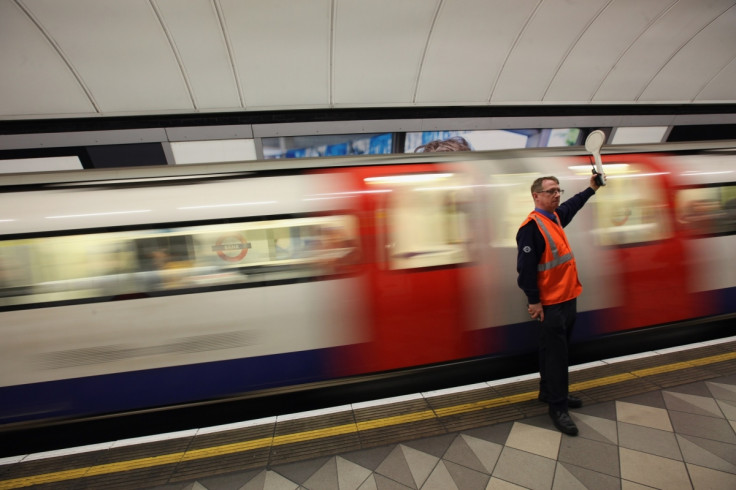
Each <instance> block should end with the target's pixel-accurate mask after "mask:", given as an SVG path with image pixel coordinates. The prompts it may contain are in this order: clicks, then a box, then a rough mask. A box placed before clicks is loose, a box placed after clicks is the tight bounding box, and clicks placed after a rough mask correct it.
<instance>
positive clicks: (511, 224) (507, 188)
mask: <svg viewBox="0 0 736 490" xmlns="http://www.w3.org/2000/svg"><path fill="white" fill-rule="evenodd" d="M541 176H542V174H539V173H519V174H495V175H491V176H490V177H489V180H488V187H489V188H490V189H491V192H489V193H488V199H489V202H488V206H489V209H490V210H491V211H490V212H489V217H490V219H491V245H492V246H493V247H499V248H500V247H504V248H516V233H517V232H518V231H519V226H520V225H521V223H523V222H524V220H525V219H526V217H527V216H528V215H529V213H530V212H531V211H532V209H534V201H533V199H532V193H531V186H532V182H534V180H536V179H537V178H538V177H541Z"/></svg>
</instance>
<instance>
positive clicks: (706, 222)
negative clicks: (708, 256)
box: [675, 184, 736, 236]
mask: <svg viewBox="0 0 736 490" xmlns="http://www.w3.org/2000/svg"><path fill="white" fill-rule="evenodd" d="M675 209H676V211H675V213H676V216H677V222H678V224H679V226H681V227H682V229H683V230H684V231H685V232H686V233H687V234H688V235H691V236H703V235H719V234H731V233H736V184H731V185H727V186H709V187H695V188H689V189H680V190H679V191H678V192H677V195H676V198H675Z"/></svg>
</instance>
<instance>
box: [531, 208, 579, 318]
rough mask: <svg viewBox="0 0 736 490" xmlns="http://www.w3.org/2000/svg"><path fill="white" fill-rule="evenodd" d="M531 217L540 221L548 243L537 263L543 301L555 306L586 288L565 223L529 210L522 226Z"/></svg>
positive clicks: (538, 224) (540, 226)
mask: <svg viewBox="0 0 736 490" xmlns="http://www.w3.org/2000/svg"><path fill="white" fill-rule="evenodd" d="M555 217H556V218H557V223H559V222H560V217H559V216H557V213H555ZM531 220H534V221H536V222H537V226H538V227H539V231H541V232H542V236H543V237H544V242H545V245H546V246H545V248H544V254H543V255H542V258H541V260H540V261H539V265H538V266H537V286H538V287H539V299H540V301H541V303H542V304H543V305H554V304H557V303H562V302H565V301H569V300H571V299H573V298H577V297H578V296H580V293H581V292H582V291H583V286H582V285H581V284H580V281H579V280H578V268H577V265H576V264H575V257H574V256H573V254H572V249H571V248H570V243H569V242H568V241H567V236H566V235H565V232H564V231H563V229H562V226H560V225H559V224H557V223H555V222H554V221H552V220H551V219H549V218H547V217H546V216H545V215H543V214H542V213H538V212H536V211H532V212H531V213H529V216H528V217H527V218H526V220H524V222H523V223H522V224H521V226H524V225H525V224H527V223H528V222H529V221H531Z"/></svg>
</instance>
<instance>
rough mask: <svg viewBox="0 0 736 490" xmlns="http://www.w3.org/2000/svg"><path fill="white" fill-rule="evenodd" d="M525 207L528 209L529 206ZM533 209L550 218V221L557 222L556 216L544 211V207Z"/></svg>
mask: <svg viewBox="0 0 736 490" xmlns="http://www.w3.org/2000/svg"><path fill="white" fill-rule="evenodd" d="M527 209H529V208H527ZM534 211H536V212H538V213H539V214H541V215H543V216H546V217H548V218H549V219H551V220H552V221H554V222H555V223H557V217H556V216H555V215H554V214H552V213H549V212H547V211H545V210H544V209H539V208H534Z"/></svg>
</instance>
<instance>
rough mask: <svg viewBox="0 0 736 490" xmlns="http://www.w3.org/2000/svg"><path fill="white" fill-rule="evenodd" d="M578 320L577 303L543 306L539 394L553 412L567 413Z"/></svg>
mask: <svg viewBox="0 0 736 490" xmlns="http://www.w3.org/2000/svg"><path fill="white" fill-rule="evenodd" d="M576 317H577V299H571V300H570V301H565V302H564V303H558V304H556V305H547V306H544V321H543V322H541V323H540V325H539V378H540V380H539V392H540V393H542V394H543V395H546V397H547V400H549V406H550V409H553V410H562V411H567V395H568V391H567V390H568V379H567V367H568V344H569V342H570V337H571V336H572V330H573V327H574V326H575V318H576Z"/></svg>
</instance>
